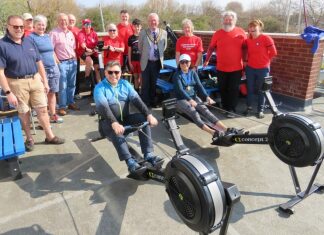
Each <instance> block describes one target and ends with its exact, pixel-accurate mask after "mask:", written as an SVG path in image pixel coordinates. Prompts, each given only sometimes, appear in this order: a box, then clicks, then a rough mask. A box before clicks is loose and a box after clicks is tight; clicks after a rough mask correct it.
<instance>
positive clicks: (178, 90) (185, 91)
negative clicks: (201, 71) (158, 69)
mask: <svg viewBox="0 0 324 235" xmlns="http://www.w3.org/2000/svg"><path fill="white" fill-rule="evenodd" d="M186 78H187V79H186ZM172 79H173V84H174V86H175V95H176V97H177V99H178V100H183V99H186V100H188V101H189V100H191V99H194V98H195V97H196V96H197V95H198V94H199V95H201V96H203V98H204V99H206V97H207V96H208V94H207V92H206V90H205V88H204V87H203V85H202V84H201V82H200V79H199V77H198V74H197V73H196V72H195V71H193V70H189V72H188V76H184V74H183V72H182V71H181V70H178V71H177V72H175V73H174V75H173V78H172Z"/></svg>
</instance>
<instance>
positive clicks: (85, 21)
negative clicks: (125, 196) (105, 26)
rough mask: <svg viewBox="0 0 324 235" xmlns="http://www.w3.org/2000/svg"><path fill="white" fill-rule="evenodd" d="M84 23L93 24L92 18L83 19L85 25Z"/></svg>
mask: <svg viewBox="0 0 324 235" xmlns="http://www.w3.org/2000/svg"><path fill="white" fill-rule="evenodd" d="M84 24H91V20H90V19H84V20H82V25H84Z"/></svg>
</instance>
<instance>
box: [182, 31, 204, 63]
mask: <svg viewBox="0 0 324 235" xmlns="http://www.w3.org/2000/svg"><path fill="white" fill-rule="evenodd" d="M203 51H204V48H203V44H202V41H201V38H200V37H197V36H195V35H193V36H191V37H188V36H181V37H180V38H179V39H178V40H177V44H176V52H180V55H182V54H188V55H189V56H190V58H191V64H192V65H195V64H196V61H197V54H198V53H199V52H203Z"/></svg>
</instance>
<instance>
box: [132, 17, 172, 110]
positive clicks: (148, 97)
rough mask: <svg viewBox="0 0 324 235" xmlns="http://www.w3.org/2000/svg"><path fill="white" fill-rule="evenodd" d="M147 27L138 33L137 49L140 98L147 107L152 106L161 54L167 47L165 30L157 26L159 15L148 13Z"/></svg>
mask: <svg viewBox="0 0 324 235" xmlns="http://www.w3.org/2000/svg"><path fill="white" fill-rule="evenodd" d="M148 25H149V28H148V29H145V30H142V31H141V33H140V35H139V40H138V49H139V51H140V53H141V61H140V62H141V70H142V79H143V81H142V99H143V101H144V103H145V104H146V105H147V106H148V107H154V106H155V105H156V104H155V96H156V80H157V77H158V75H159V72H160V69H161V68H162V67H163V54H164V51H165V49H166V47H167V32H166V31H165V30H163V29H161V28H158V26H159V16H158V15H157V14H156V13H150V14H149V16H148Z"/></svg>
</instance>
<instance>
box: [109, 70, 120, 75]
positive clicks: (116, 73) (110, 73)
mask: <svg viewBox="0 0 324 235" xmlns="http://www.w3.org/2000/svg"><path fill="white" fill-rule="evenodd" d="M113 73H114V74H115V75H118V74H119V73H120V71H111V70H108V74H109V75H113Z"/></svg>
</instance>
